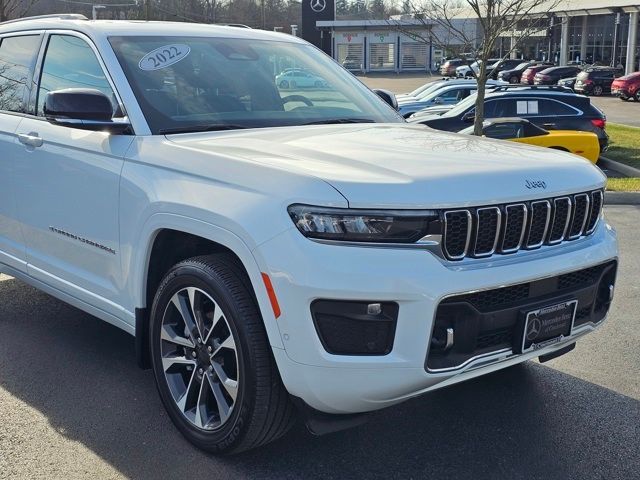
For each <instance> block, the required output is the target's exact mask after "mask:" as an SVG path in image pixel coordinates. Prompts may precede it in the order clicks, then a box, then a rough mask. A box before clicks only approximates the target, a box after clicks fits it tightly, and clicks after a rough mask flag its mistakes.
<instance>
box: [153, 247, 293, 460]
mask: <svg viewBox="0 0 640 480" xmlns="http://www.w3.org/2000/svg"><path fill="white" fill-rule="evenodd" d="M250 288H251V287H250V283H249V280H248V279H247V278H246V274H245V273H244V271H243V269H242V267H241V266H240V265H239V264H238V262H237V260H235V259H234V257H232V256H230V255H225V254H219V255H211V256H206V257H197V258H192V259H189V260H185V261H183V262H181V263H179V264H177V265H175V266H174V267H173V268H172V269H171V270H170V271H169V272H168V273H167V275H166V276H165V278H164V279H163V281H162V283H161V284H160V287H159V288H158V290H157V292H156V295H155V299H154V302H153V307H152V310H151V319H150V321H151V325H150V342H151V345H150V347H151V359H152V365H153V372H154V376H155V380H156V385H157V387H158V392H159V393H160V398H161V400H162V403H163V404H164V407H165V408H166V410H167V413H168V415H169V417H170V418H171V420H172V421H173V423H174V424H175V425H176V427H177V428H178V430H180V432H181V433H182V434H183V435H184V436H185V437H186V438H187V440H189V441H190V442H191V443H193V444H194V445H196V446H197V447H199V448H201V449H203V450H206V451H208V452H212V453H237V452H240V451H243V450H248V449H251V448H255V447H257V446H260V445H263V444H265V443H268V442H270V441H273V440H275V439H277V438H278V437H280V436H282V435H284V434H285V433H286V432H287V430H288V429H289V428H290V427H291V425H292V424H293V419H294V416H293V407H292V404H291V402H290V399H289V395H288V393H287V392H286V390H285V388H284V386H283V385H282V381H281V380H280V376H279V374H278V370H277V367H276V365H275V362H274V360H273V357H272V354H271V351H270V347H269V343H268V340H267V335H266V331H265V329H264V324H263V322H262V318H261V316H260V312H259V310H258V307H257V305H256V301H255V299H254V296H253V294H252V292H251V290H250Z"/></svg>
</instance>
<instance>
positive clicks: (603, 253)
mask: <svg viewBox="0 0 640 480" xmlns="http://www.w3.org/2000/svg"><path fill="white" fill-rule="evenodd" d="M254 253H255V256H256V259H257V261H258V262H259V263H260V264H261V265H260V266H261V268H262V271H263V272H266V273H268V274H269V275H270V276H271V279H272V282H273V285H274V290H275V293H276V295H277V298H278V301H279V304H280V307H281V310H282V315H281V316H280V317H279V318H278V320H277V324H278V328H279V331H280V334H281V337H282V340H283V344H284V346H285V349H284V350H281V349H276V348H274V349H273V350H274V356H275V359H276V362H277V365H278V368H279V371H280V374H281V376H282V379H283V382H284V384H285V386H286V388H287V389H288V391H289V392H290V393H291V394H292V395H295V396H297V397H300V398H302V399H303V400H304V401H305V402H306V403H308V404H309V405H310V406H312V407H313V408H315V409H317V410H320V411H323V412H327V413H357V412H364V411H370V410H376V409H380V408H383V407H386V406H389V405H393V404H395V403H398V402H401V401H403V400H405V399H407V398H410V397H412V396H415V395H419V394H421V393H424V392H427V391H429V390H432V389H436V388H440V387H443V386H446V385H450V384H453V383H457V382H460V381H463V380H466V379H469V378H473V377H476V376H479V375H483V374H485V373H489V372H491V371H494V370H498V369H500V368H504V367H506V366H509V365H513V364H515V363H519V362H522V361H525V360H528V359H530V358H534V357H537V356H539V355H543V354H547V353H551V352H554V351H556V350H558V349H560V348H563V347H565V346H566V345H567V344H568V343H572V342H574V341H575V339H576V338H579V337H580V336H582V335H584V334H586V333H588V332H590V331H593V330H594V329H595V328H597V326H595V325H593V324H584V325H580V326H579V327H577V328H575V329H574V330H573V332H572V335H571V336H570V337H568V338H566V339H565V340H564V341H563V342H561V343H556V344H554V345H549V346H547V347H544V348H543V349H540V350H538V351H535V352H528V353H525V354H522V355H514V354H513V352H512V351H511V350H510V349H506V350H505V349H502V350H501V351H499V352H496V353H493V354H491V355H487V356H483V357H482V358H479V359H476V360H473V361H471V362H468V363H466V364H465V365H463V366H461V367H460V368H457V369H454V370H448V371H444V372H430V371H429V370H428V369H427V368H425V361H426V359H427V354H428V350H429V345H430V339H431V334H432V331H433V326H434V317H435V313H436V310H437V308H438V305H439V304H440V302H441V301H442V300H443V299H444V298H446V297H450V296H451V295H457V294H464V293H468V292H473V291H477V290H483V289H488V288H499V287H503V286H506V285H512V284H518V283H523V282H528V281H532V280H536V279H540V278H545V277H549V276H553V275H561V274H563V273H567V272H572V271H575V270H581V269H584V268H586V267H590V266H593V265H598V264H601V263H604V262H606V261H609V260H611V259H615V258H617V241H616V235H615V231H614V230H613V229H612V228H611V227H609V226H608V225H606V224H605V223H604V222H600V224H599V226H598V227H597V230H596V232H594V234H592V235H591V236H589V237H585V238H582V239H579V240H576V241H573V242H569V243H567V244H563V245H561V246H556V247H553V246H552V247H543V248H541V249H539V250H535V251H529V252H521V253H517V254H513V255H506V256H499V257H498V256H496V257H491V258H488V259H484V260H471V261H469V262H466V261H464V262H457V263H455V262H447V261H444V260H442V259H440V258H437V257H436V256H434V255H433V254H431V253H429V252H427V251H424V250H407V249H404V250H403V249H386V248H367V247H348V246H341V245H326V244H320V243H316V242H313V241H310V240H308V239H306V238H304V237H303V236H302V235H300V233H299V232H298V231H297V230H295V229H291V230H289V231H287V232H284V233H282V234H281V235H279V236H277V237H276V238H274V239H272V240H270V241H268V242H266V243H264V244H262V245H260V246H259V247H258V248H257V249H256V250H255V252H254ZM318 299H333V300H360V301H365V302H385V301H386V302H396V303H397V304H398V305H399V314H398V320H397V327H396V330H395V338H394V343H393V349H392V350H391V352H390V353H388V354H387V355H379V356H355V355H332V354H330V353H328V352H327V351H326V350H325V348H324V347H323V345H322V343H321V341H320V339H319V337H318V334H317V332H316V329H315V327H314V322H313V319H312V317H311V304H312V302H314V301H315V300H318Z"/></svg>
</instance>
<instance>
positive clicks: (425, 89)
mask: <svg viewBox="0 0 640 480" xmlns="http://www.w3.org/2000/svg"><path fill="white" fill-rule="evenodd" d="M464 81H467V82H468V81H472V80H461V79H457V78H454V77H447V78H442V79H440V80H435V81H433V82H427V83H425V84H424V85H421V86H419V87H418V88H416V89H415V90H413V91H412V92H409V93H401V94H399V95H396V98H397V99H398V101H400V100H403V99H406V98H420V97H423V96H425V95H428V94H429V93H431V92H433V91H435V90H437V89H438V88H442V87H444V86H445V85H453V83H452V82H464Z"/></svg>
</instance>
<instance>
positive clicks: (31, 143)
mask: <svg viewBox="0 0 640 480" xmlns="http://www.w3.org/2000/svg"><path fill="white" fill-rule="evenodd" d="M18 141H20V143H22V144H23V145H26V146H27V147H33V148H38V147H41V146H42V144H43V143H44V140H42V138H40V137H39V136H38V134H37V133H35V132H31V133H29V134H25V133H21V134H19V135H18Z"/></svg>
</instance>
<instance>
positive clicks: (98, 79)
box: [38, 35, 116, 115]
mask: <svg viewBox="0 0 640 480" xmlns="http://www.w3.org/2000/svg"><path fill="white" fill-rule="evenodd" d="M65 88H91V89H96V90H100V91H101V92H102V93H104V94H105V95H106V96H107V97H109V98H110V99H111V103H112V104H114V106H116V105H115V103H116V97H115V95H114V93H113V90H112V89H111V86H110V85H109V82H108V81H107V78H106V77H105V74H104V71H103V70H102V67H101V66H100V64H99V63H98V59H97V58H96V55H95V54H94V53H93V50H92V49H91V47H90V46H89V45H88V44H87V42H85V41H84V40H82V39H81V38H78V37H74V36H71V35H52V36H51V38H50V39H49V45H48V46H47V52H46V54H45V57H44V62H43V64H42V75H41V76H40V86H39V89H38V115H42V114H43V107H44V100H45V97H46V96H47V93H49V92H52V91H54V90H62V89H65Z"/></svg>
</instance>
